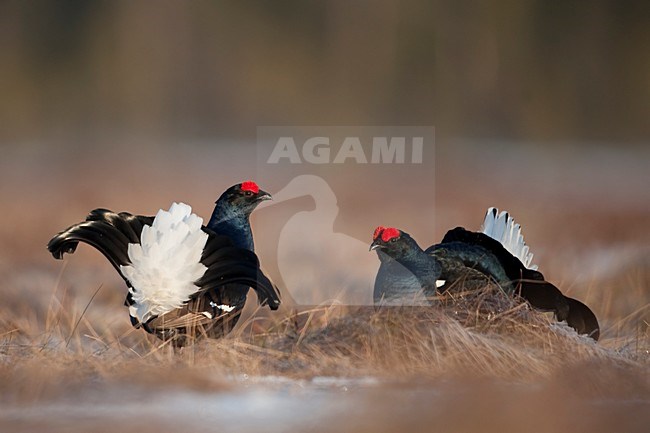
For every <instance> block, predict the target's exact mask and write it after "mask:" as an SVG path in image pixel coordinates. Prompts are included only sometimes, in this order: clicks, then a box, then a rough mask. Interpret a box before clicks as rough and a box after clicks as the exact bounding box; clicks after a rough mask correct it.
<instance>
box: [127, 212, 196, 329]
mask: <svg viewBox="0 0 650 433" xmlns="http://www.w3.org/2000/svg"><path fill="white" fill-rule="evenodd" d="M202 224H203V219H202V218H201V217H199V216H197V215H195V214H193V213H192V208H191V207H190V206H188V205H186V204H184V203H173V204H172V206H171V207H170V208H169V211H165V210H162V209H161V210H160V211H158V214H157V215H156V218H155V219H154V221H153V224H152V225H151V226H144V228H143V229H142V233H141V235H140V244H135V243H133V244H129V250H128V254H129V260H130V261H131V265H128V266H122V267H121V270H122V273H123V274H124V276H125V277H126V278H127V279H128V280H129V281H130V282H131V286H132V287H131V288H130V289H129V291H130V292H131V296H132V298H133V301H134V304H133V305H132V306H131V308H130V311H129V312H130V313H131V315H132V316H133V317H135V318H137V319H138V320H139V321H140V322H142V323H144V322H146V321H147V320H149V319H151V318H152V317H155V316H160V315H162V314H165V313H167V312H169V311H172V310H174V309H176V308H179V307H181V306H182V305H183V303H185V302H187V301H188V300H189V299H190V296H191V295H192V294H193V293H194V292H196V290H197V289H198V287H197V286H196V285H194V282H195V281H197V280H198V279H199V278H201V277H202V276H203V274H204V273H205V271H206V270H207V267H205V265H203V263H201V254H202V253H203V249H204V247H205V244H206V242H207V240H208V235H207V233H205V232H204V231H203V230H201V226H202Z"/></svg>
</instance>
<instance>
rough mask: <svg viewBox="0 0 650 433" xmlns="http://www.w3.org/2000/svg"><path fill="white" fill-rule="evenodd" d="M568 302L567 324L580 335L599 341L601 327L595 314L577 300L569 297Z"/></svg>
mask: <svg viewBox="0 0 650 433" xmlns="http://www.w3.org/2000/svg"><path fill="white" fill-rule="evenodd" d="M566 300H567V303H568V305H569V314H568V317H567V318H566V321H567V324H568V325H569V326H570V327H572V328H573V329H575V330H576V331H577V332H578V334H587V336H589V337H591V338H593V339H594V340H596V341H598V339H599V338H600V325H599V324H598V319H597V318H596V315H595V314H594V312H593V311H591V309H590V308H589V307H587V306H586V305H585V304H583V303H582V302H580V301H578V300H577V299H573V298H569V297H568V296H567V297H566Z"/></svg>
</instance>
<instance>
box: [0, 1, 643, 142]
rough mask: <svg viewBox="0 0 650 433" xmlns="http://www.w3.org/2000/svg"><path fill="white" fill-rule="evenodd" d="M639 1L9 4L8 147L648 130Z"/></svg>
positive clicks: (3, 51) (3, 21)
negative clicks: (295, 129)
mask: <svg viewBox="0 0 650 433" xmlns="http://www.w3.org/2000/svg"><path fill="white" fill-rule="evenodd" d="M649 24H650V6H649V5H648V3H647V2H643V1H625V2H619V1H598V0H597V1H593V2H589V4H584V2H580V1H565V2H559V3H558V2H549V1H544V0H524V1H518V0H504V1H499V2H476V1H453V2H450V1H404V2H396V1H381V0H379V1H357V2H347V1H311V2H303V1H282V2H254V1H237V2H235V1H230V2H224V1H193V2H178V1H135V2H131V1H84V0H67V1H64V2H56V1H30V2H23V1H3V2H2V3H1V4H0V32H1V33H0V35H1V36H0V63H1V64H2V68H1V69H0V92H1V93H0V94H2V101H1V102H0V124H1V125H2V128H1V130H0V140H1V142H2V145H3V146H18V145H25V143H33V142H40V143H43V142H47V143H57V144H61V143H69V144H76V145H80V146H88V145H92V144H96V143H106V142H111V143H112V142H114V141H124V140H129V139H134V137H137V138H138V140H139V142H144V141H150V142H155V143H161V142H170V141H174V140H178V139H180V140H210V141H212V140H215V139H218V138H224V137H234V138H238V139H239V138H244V137H254V129H255V127H256V126H258V125H275V124H279V125H287V124H290V125H303V124H306V125H312V124H317V125H366V124H379V125H382V124H390V125H394V124H395V125H420V124H422V125H430V124H434V125H435V126H436V128H437V132H438V136H439V138H446V137H457V136H462V137H471V138H479V139H484V138H496V139H504V138H507V139H511V140H525V141H530V140H543V141H553V142H557V141H562V142H564V141H575V142H585V141H597V142H616V143H617V145H621V144H622V143H625V144H626V145H628V146H629V145H630V144H639V143H643V142H645V141H647V139H648V138H650V122H648V114H649V110H650V105H649V101H650V56H648V54H647V48H648V46H650V25H649Z"/></svg>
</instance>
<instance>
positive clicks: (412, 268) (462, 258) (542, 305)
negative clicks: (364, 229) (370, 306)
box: [370, 208, 600, 340]
mask: <svg viewBox="0 0 650 433" xmlns="http://www.w3.org/2000/svg"><path fill="white" fill-rule="evenodd" d="M370 249H371V250H377V253H378V255H379V259H380V262H381V265H380V267H379V271H378V273H377V277H376V279H375V289H374V300H375V303H376V304H382V303H387V304H395V303H402V304H403V303H404V302H407V303H409V304H410V303H412V302H415V304H420V305H421V304H427V303H428V301H427V297H430V296H431V295H434V294H435V293H436V291H439V292H445V291H446V290H449V289H452V288H453V287H454V286H456V285H459V286H462V287H463V288H472V287H476V288H478V287H480V286H482V285H484V284H485V283H486V282H488V281H489V280H493V281H495V282H496V283H498V284H499V285H500V286H501V287H502V288H503V289H504V290H505V291H506V292H508V293H517V294H519V295H520V296H521V297H523V298H524V299H526V300H527V301H528V302H529V303H530V304H531V305H532V306H533V307H534V308H536V309H538V310H542V311H552V312H553V313H555V315H556V317H557V319H558V320H560V321H564V320H566V322H567V323H568V325H569V326H571V327H573V328H574V329H575V330H576V331H577V332H578V333H580V334H587V335H589V336H590V337H592V338H593V339H594V340H598V338H599V336H600V328H599V325H598V320H597V319H596V316H595V315H594V313H593V312H592V311H591V310H590V309H589V308H588V307H587V306H586V305H584V304H583V303H581V302H580V301H578V300H576V299H572V298H569V297H566V296H564V295H563V294H562V292H561V291H560V290H559V289H558V288H557V287H555V286H554V285H553V284H551V283H549V282H548V281H546V280H545V279H544V276H543V275H542V274H541V273H540V272H538V271H537V267H536V266H534V265H532V264H531V262H532V257H533V255H532V254H531V253H530V252H529V249H528V247H527V246H526V243H525V242H524V239H523V236H522V234H521V227H520V226H519V224H516V223H515V222H514V220H513V219H512V218H511V217H510V216H509V215H508V213H507V212H501V213H500V214H499V213H498V211H497V209H495V208H490V209H488V211H487V214H486V216H485V220H484V223H483V230H482V232H480V233H477V232H471V231H468V230H465V229H464V228H462V227H457V228H455V229H453V230H450V231H448V232H447V234H446V235H445V237H444V238H443V240H442V242H440V243H439V244H436V245H433V246H431V247H429V248H427V249H426V250H422V248H420V247H419V245H418V244H417V243H416V242H415V240H413V238H412V237H411V236H409V235H408V234H407V233H405V232H403V231H401V230H397V229H395V228H385V227H377V229H376V230H375V233H374V235H373V242H372V244H371V247H370Z"/></svg>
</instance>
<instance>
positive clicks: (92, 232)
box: [47, 209, 149, 281]
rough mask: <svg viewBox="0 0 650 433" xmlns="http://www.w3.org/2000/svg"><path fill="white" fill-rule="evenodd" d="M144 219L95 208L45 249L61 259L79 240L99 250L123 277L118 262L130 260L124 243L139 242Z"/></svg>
mask: <svg viewBox="0 0 650 433" xmlns="http://www.w3.org/2000/svg"><path fill="white" fill-rule="evenodd" d="M146 221H149V218H148V217H138V216H133V215H130V214H126V215H124V216H123V215H122V214H116V213H114V212H111V211H109V210H106V209H95V210H94V211H92V212H91V213H90V214H89V215H88V217H87V218H86V221H84V222H81V223H79V224H75V225H73V226H70V227H68V228H67V229H65V230H63V231H62V232H61V233H59V234H57V235H56V236H54V237H53V238H52V239H51V240H50V242H49V243H48V244H47V249H48V250H49V251H50V253H52V255H53V256H54V258H56V259H62V258H63V255H64V254H65V253H70V254H71V253H74V251H75V250H76V248H77V245H78V244H79V242H84V243H86V244H88V245H91V246H93V247H95V248H96V249H97V250H98V251H99V252H101V253H102V254H103V255H104V256H105V257H106V258H107V259H108V261H109V262H110V263H111V264H112V265H113V267H115V269H116V270H117V271H118V272H119V274H120V275H121V276H122V278H124V275H122V272H121V270H120V266H122V265H128V264H129V263H130V261H129V257H128V245H129V243H132V242H140V232H141V231H142V225H143V224H145V223H146ZM124 279H125V281H126V278H124Z"/></svg>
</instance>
